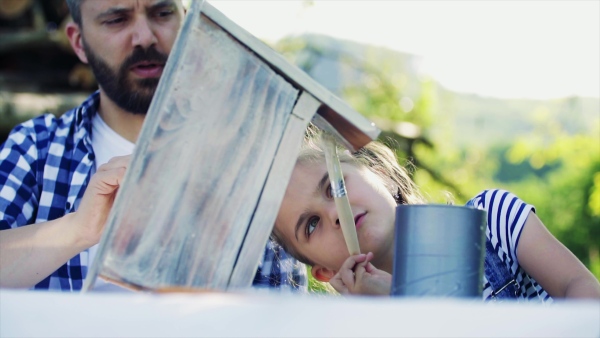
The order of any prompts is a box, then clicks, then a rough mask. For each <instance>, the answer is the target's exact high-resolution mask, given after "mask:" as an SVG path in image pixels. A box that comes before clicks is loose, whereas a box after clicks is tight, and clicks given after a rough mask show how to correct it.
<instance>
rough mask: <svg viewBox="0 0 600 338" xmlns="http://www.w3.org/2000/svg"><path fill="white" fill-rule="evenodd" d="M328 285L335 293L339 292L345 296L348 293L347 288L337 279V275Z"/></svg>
mask: <svg viewBox="0 0 600 338" xmlns="http://www.w3.org/2000/svg"><path fill="white" fill-rule="evenodd" d="M329 284H330V285H331V286H332V287H333V288H334V289H335V291H337V292H339V293H340V294H342V295H346V294H348V293H349V291H348V288H347V287H346V286H345V285H344V283H343V282H342V280H341V279H340V278H339V275H337V274H336V275H335V276H334V277H333V278H332V279H331V280H330V281H329Z"/></svg>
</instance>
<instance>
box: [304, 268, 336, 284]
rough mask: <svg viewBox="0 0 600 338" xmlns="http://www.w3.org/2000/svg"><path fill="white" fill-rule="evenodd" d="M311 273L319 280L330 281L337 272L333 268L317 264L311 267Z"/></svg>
mask: <svg viewBox="0 0 600 338" xmlns="http://www.w3.org/2000/svg"><path fill="white" fill-rule="evenodd" d="M310 273H311V274H312V276H313V277H314V278H315V279H316V280H318V281H319V282H326V283H327V282H329V280H330V279H331V278H333V276H335V274H336V272H335V271H333V270H329V269H327V268H325V267H322V266H320V265H315V266H313V267H312V268H311V269H310Z"/></svg>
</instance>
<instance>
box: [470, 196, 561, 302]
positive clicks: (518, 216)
mask: <svg viewBox="0 0 600 338" xmlns="http://www.w3.org/2000/svg"><path fill="white" fill-rule="evenodd" d="M471 203H472V205H473V206H474V207H475V208H478V209H482V210H485V211H487V229H486V239H487V241H488V242H490V243H491V244H492V247H493V248H494V251H495V254H496V255H498V257H499V258H500V260H501V261H502V262H504V263H505V264H506V266H507V268H508V271H510V273H512V275H513V277H514V278H515V281H516V282H517V283H518V285H519V289H520V292H519V296H518V298H524V299H528V300H538V301H542V302H547V301H552V298H551V297H550V295H548V293H547V292H546V290H544V289H543V288H542V286H541V285H540V284H538V283H537V282H536V281H535V279H533V278H532V277H531V276H529V275H528V274H527V273H526V272H525V270H523V268H522V267H521V266H520V265H519V260H518V258H517V246H518V245H519V239H520V237H521V232H522V230H523V226H524V225H525V221H526V220H527V216H528V215H529V212H530V211H534V212H535V208H534V207H533V206H532V205H529V204H527V203H525V202H523V201H522V200H521V199H519V198H518V197H517V196H515V195H514V194H512V193H510V192H508V191H505V190H485V191H483V192H481V193H480V194H479V195H477V196H475V197H474V198H473V199H472V200H471V201H469V202H468V203H467V204H471ZM483 279H484V280H483V298H484V299H488V298H490V296H491V293H492V287H491V285H490V283H489V282H488V280H487V278H486V277H485V276H484V278H483Z"/></svg>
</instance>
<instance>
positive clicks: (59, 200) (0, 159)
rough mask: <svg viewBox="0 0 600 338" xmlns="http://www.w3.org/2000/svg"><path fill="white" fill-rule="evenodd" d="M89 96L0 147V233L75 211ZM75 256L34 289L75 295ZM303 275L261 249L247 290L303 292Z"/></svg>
mask: <svg viewBox="0 0 600 338" xmlns="http://www.w3.org/2000/svg"><path fill="white" fill-rule="evenodd" d="M99 100H100V96H99V92H95V93H94V94H92V95H91V96H90V97H89V98H88V99H86V100H85V101H84V102H83V103H82V104H81V105H80V106H79V107H76V108H74V109H72V110H70V111H68V112H66V113H65V114H63V115H62V116H61V117H60V118H57V117H56V116H54V115H50V114H45V115H42V116H39V117H36V118H34V119H32V120H29V121H27V122H24V123H22V124H20V125H18V126H16V127H15V128H14V129H13V130H12V132H11V133H10V135H9V137H8V139H7V140H6V142H5V143H3V144H2V146H1V147H0V230H7V229H14V228H17V227H21V226H27V225H29V224H34V223H41V222H47V221H51V220H54V219H57V218H60V217H62V216H64V215H65V214H68V213H70V212H73V211H75V210H77V206H78V205H79V202H80V200H81V198H82V196H83V193H84V191H85V188H86V187H87V184H88V182H89V179H90V177H91V176H92V175H93V174H94V158H95V156H94V151H93V149H92V143H91V137H90V136H91V130H92V118H93V116H94V115H95V114H96V112H97V109H98V105H99ZM87 251H88V250H86V254H84V255H82V254H78V255H76V256H75V257H73V258H71V259H70V260H69V261H67V262H66V263H65V264H64V265H63V266H61V267H60V268H59V269H58V270H56V271H55V272H53V273H52V274H51V275H50V276H48V277H47V278H45V279H44V280H42V281H41V282H39V283H38V284H37V285H36V286H35V287H34V289H43V290H64V291H76V290H81V288H82V285H83V280H84V279H85V277H86V275H87V272H88V267H89V265H90V264H91V262H88V255H87ZM306 284H307V279H306V269H305V267H304V265H303V264H300V263H298V262H297V261H296V260H295V259H293V258H292V257H291V256H289V255H288V254H287V253H286V252H285V251H284V250H283V249H281V248H280V247H279V246H278V245H277V244H274V243H271V242H269V243H267V246H266V248H265V254H264V257H263V260H262V262H261V264H260V266H259V268H258V271H257V273H256V276H255V278H254V281H253V285H254V286H257V287H274V288H281V289H295V290H302V291H304V290H306Z"/></svg>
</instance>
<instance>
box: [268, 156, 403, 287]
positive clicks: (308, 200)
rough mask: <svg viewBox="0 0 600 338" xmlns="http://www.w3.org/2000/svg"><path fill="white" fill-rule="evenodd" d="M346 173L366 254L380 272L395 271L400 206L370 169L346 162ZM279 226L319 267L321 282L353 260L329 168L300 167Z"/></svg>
mask: <svg viewBox="0 0 600 338" xmlns="http://www.w3.org/2000/svg"><path fill="white" fill-rule="evenodd" d="M342 171H343V173H344V181H345V183H346V191H347V194H348V199H349V200H350V207H351V209H352V213H353V215H354V221H355V223H356V232H357V235H358V241H359V244H360V249H361V252H362V253H367V252H369V251H371V252H373V253H374V259H373V261H372V262H373V264H374V265H375V266H376V267H378V268H383V269H385V268H386V267H391V259H392V250H393V244H394V243H393V237H394V236H393V231H394V219H395V208H396V201H395V200H394V198H393V196H392V194H391V193H390V192H389V191H388V190H387V189H386V187H385V185H384V183H383V181H382V180H381V178H379V177H378V176H377V175H375V174H374V173H373V172H371V171H370V170H368V169H367V168H366V167H363V166H357V165H352V164H347V163H342ZM275 227H276V228H277V230H278V231H279V233H280V235H281V237H283V238H282V240H283V241H285V242H286V243H287V244H288V246H291V247H292V248H293V249H294V250H296V252H298V253H299V254H300V255H303V256H304V257H306V258H308V259H309V260H310V261H312V262H313V263H314V266H313V269H312V272H313V275H314V276H315V277H316V278H317V279H319V280H323V281H327V280H328V279H329V278H330V277H332V276H333V275H334V274H335V273H336V272H337V271H338V269H339V268H340V266H341V265H342V263H343V262H344V261H345V260H346V258H348V257H349V253H348V249H347V247H346V242H345V241H344V236H343V234H342V229H341V228H340V224H339V217H338V213H337V210H336V207H335V202H334V199H333V197H332V195H331V191H330V184H329V175H328V173H327V168H326V166H325V163H322V164H316V163H299V164H296V167H295V168H294V171H293V173H292V176H291V179H290V182H289V185H288V187H287V190H286V192H285V196H284V198H283V202H282V204H281V209H280V210H279V214H278V215H277V220H276V222H275ZM319 277H323V278H319Z"/></svg>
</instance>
